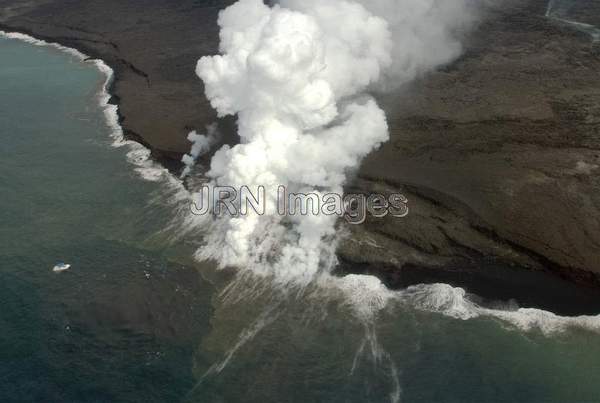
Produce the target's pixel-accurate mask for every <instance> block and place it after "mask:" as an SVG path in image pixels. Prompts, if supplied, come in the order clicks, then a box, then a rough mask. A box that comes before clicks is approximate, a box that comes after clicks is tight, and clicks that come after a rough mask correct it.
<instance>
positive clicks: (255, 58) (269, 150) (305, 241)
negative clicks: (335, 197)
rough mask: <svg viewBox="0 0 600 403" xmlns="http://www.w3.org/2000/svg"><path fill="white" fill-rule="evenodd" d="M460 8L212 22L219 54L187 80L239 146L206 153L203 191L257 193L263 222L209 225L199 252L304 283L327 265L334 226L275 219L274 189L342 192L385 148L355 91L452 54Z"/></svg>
mask: <svg viewBox="0 0 600 403" xmlns="http://www.w3.org/2000/svg"><path fill="white" fill-rule="evenodd" d="M469 9H470V7H468V4H467V1H466V0H361V1H350V0H281V1H280V2H279V4H277V5H275V6H273V7H269V6H267V5H265V4H264V3H263V1H262V0H240V1H238V2H237V3H235V4H233V5H232V6H230V7H229V8H227V9H225V10H224V11H222V12H221V14H220V16H219V21H218V23H219V26H220V27H221V33H220V38H221V43H220V51H221V53H222V55H218V56H212V57H203V58H201V59H200V60H199V62H198V65H197V69H196V73H197V75H198V76H199V77H200V78H201V79H202V80H203V81H204V83H205V87H206V95H207V97H208V99H209V100H210V102H211V105H212V106H213V107H214V108H215V109H216V110H217V112H218V114H219V116H220V117H223V116H226V115H236V114H237V116H238V133H239V136H240V140H241V144H239V145H237V146H235V147H229V146H224V147H223V148H221V149H220V150H219V151H217V152H216V154H215V155H214V157H213V159H212V161H211V167H210V170H209V172H208V173H207V176H208V177H209V179H210V181H211V184H212V185H213V186H233V187H236V188H239V187H241V186H248V187H249V188H250V189H256V188H257V187H258V186H264V187H265V188H266V190H267V191H266V194H267V199H268V200H267V212H266V214H265V215H264V216H259V215H257V214H255V215H247V216H240V217H220V218H217V219H214V220H213V219H212V218H211V222H210V223H206V222H205V223H203V225H207V224H210V226H211V227H212V228H211V230H210V231H209V232H208V238H207V243H208V245H207V247H205V248H203V249H201V250H200V251H199V252H198V254H199V257H200V258H202V259H208V258H211V259H215V260H216V261H218V262H219V263H220V265H221V266H237V267H245V268H250V269H252V270H254V272H256V273H258V274H265V275H273V276H274V277H275V279H276V280H280V281H284V282H289V281H293V282H295V283H299V284H306V283H308V282H310V281H311V279H313V278H314V276H315V275H316V274H317V273H319V272H321V271H327V270H329V269H330V268H331V267H332V265H333V264H334V263H335V254H334V252H335V239H336V236H335V234H336V231H335V225H336V219H337V216H326V215H308V216H288V217H281V216H280V215H278V214H276V189H277V186H279V185H285V186H286V187H287V189H288V190H289V191H290V192H304V193H308V192H314V193H317V194H320V195H325V194H327V193H338V194H342V191H343V185H344V182H345V180H346V174H347V172H348V170H350V169H356V168H357V167H358V165H359V163H360V161H361V160H362V159H363V158H364V157H365V156H366V155H367V154H368V153H370V152H371V151H373V150H374V149H376V148H377V147H378V146H379V145H381V144H382V143H383V142H385V141H387V140H388V138H389V135H388V126H387V122H386V117H385V114H384V112H383V110H382V109H381V108H380V107H379V106H378V105H377V103H376V101H375V100H374V99H372V98H371V97H369V96H367V95H365V92H366V91H367V90H368V89H370V88H373V87H375V86H376V85H377V84H378V83H381V82H382V81H383V80H385V82H386V85H388V84H389V83H393V84H394V85H399V84H402V83H406V82H408V81H410V80H413V79H414V78H415V77H417V76H418V75H420V74H423V73H425V72H427V71H428V70H431V69H432V68H434V67H436V66H439V65H440V64H443V63H447V62H449V61H451V60H452V59H453V58H455V57H456V56H458V55H459V54H460V51H461V46H460V43H459V41H458V39H457V37H456V36H455V32H456V31H457V29H458V28H460V27H461V26H463V25H464V24H467V23H468V22H469V21H470V14H469Z"/></svg>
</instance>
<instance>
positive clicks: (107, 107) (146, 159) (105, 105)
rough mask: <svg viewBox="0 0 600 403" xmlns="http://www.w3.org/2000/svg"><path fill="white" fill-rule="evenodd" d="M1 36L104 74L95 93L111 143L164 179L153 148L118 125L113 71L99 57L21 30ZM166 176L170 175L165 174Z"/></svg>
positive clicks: (145, 172)
mask: <svg viewBox="0 0 600 403" xmlns="http://www.w3.org/2000/svg"><path fill="white" fill-rule="evenodd" d="M0 37H4V38H8V39H16V40H20V41H23V42H26V43H29V44H31V45H34V46H47V47H52V48H54V49H57V50H59V51H61V52H64V53H67V54H68V55H70V56H73V57H75V58H76V59H78V60H79V61H80V62H82V63H90V64H93V65H94V66H95V67H96V69H97V70H98V71H100V73H101V74H102V75H103V76H104V82H103V83H102V85H101V86H100V90H99V91H98V93H97V94H96V97H97V100H98V106H99V107H100V108H101V109H102V113H103V115H104V117H105V121H106V124H107V126H108V127H109V128H110V130H111V132H110V137H111V138H112V139H113V142H112V146H113V147H115V148H120V147H125V146H126V147H127V148H128V150H129V151H128V152H127V160H128V162H129V163H131V164H132V165H135V166H136V168H135V171H136V172H137V173H138V174H139V175H140V176H141V177H142V178H143V179H144V180H147V181H151V182H157V181H160V180H162V179H165V178H166V177H167V176H166V175H168V173H169V171H168V169H166V168H164V167H163V166H161V165H160V164H159V163H158V162H156V161H154V160H153V159H152V157H151V154H152V151H151V149H150V148H149V147H148V146H147V145H144V144H143V142H142V141H138V139H132V138H127V136H126V134H125V131H124V130H123V127H122V126H121V121H122V119H123V118H122V116H121V115H120V113H119V105H118V103H117V102H115V97H114V96H113V95H112V94H111V88H112V86H113V84H114V78H115V72H114V70H113V69H112V68H111V67H110V66H109V65H108V64H107V63H106V62H105V61H104V60H102V59H100V58H95V57H91V56H88V55H87V54H85V53H83V51H81V50H79V49H76V48H72V47H69V46H66V45H63V44H61V43H58V42H53V41H48V40H46V39H39V38H36V37H34V36H31V35H29V34H27V33H22V32H16V31H12V32H7V31H4V30H1V29H0ZM168 176H169V177H170V176H171V175H168Z"/></svg>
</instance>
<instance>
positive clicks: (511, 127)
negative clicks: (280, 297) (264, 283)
mask: <svg viewBox="0 0 600 403" xmlns="http://www.w3.org/2000/svg"><path fill="white" fill-rule="evenodd" d="M229 3H230V1H217V0H215V1H208V0H170V1H168V0H146V1H140V0H107V1H103V2H101V3H100V2H90V1H85V0H38V1H25V2H24V1H15V0H0V9H1V10H2V11H0V28H2V27H4V29H6V30H10V29H13V30H18V31H24V32H28V33H31V34H32V35H34V36H37V37H40V38H45V39H48V40H54V41H57V42H60V43H63V44H65V45H67V46H72V47H76V48H78V49H81V50H82V51H84V52H85V53H87V54H89V55H91V56H92V57H99V58H102V59H104V60H105V61H107V62H108V63H109V64H110V65H111V66H112V67H113V68H114V69H115V72H116V78H117V80H116V83H115V85H114V88H113V93H114V95H115V97H116V99H117V100H118V102H119V105H120V112H121V114H122V118H123V122H122V123H123V125H124V128H125V130H126V132H127V133H128V134H129V135H130V136H133V137H134V138H136V139H138V140H139V141H141V142H143V143H144V144H146V145H148V146H149V147H151V148H152V149H153V151H154V152H155V155H156V156H158V157H161V158H167V159H168V158H174V159H178V158H179V156H180V155H181V153H183V152H186V151H187V150H188V149H189V144H188V142H187V141H186V139H185V137H186V134H187V132H188V131H189V130H190V129H192V128H194V129H202V128H203V127H204V126H205V125H206V124H208V123H211V122H212V121H214V120H215V115H214V112H213V111H212V109H211V108H210V106H209V105H208V102H207V100H206V99H205V97H204V96H203V86H202V83H201V82H200V80H198V79H197V77H196V76H195V75H194V67H195V63H196V60H197V59H198V58H199V57H200V56H202V55H206V54H213V53H215V52H216V51H217V39H218V29H217V26H216V17H217V13H218V11H219V9H221V8H223V7H225V6H226V5H227V4H229ZM583 3H585V7H586V8H585V11H581V10H579V11H573V13H574V14H573V16H574V17H573V18H583V17H578V15H584V16H585V21H586V22H587V23H589V24H591V23H594V22H597V21H599V20H600V10H599V9H598V8H599V7H598V5H597V4H598V2H597V1H592V0H586V1H583ZM546 8H547V2H546V0H523V1H504V2H502V6H496V8H491V9H489V10H486V12H485V16H484V17H483V18H482V22H481V24H480V25H479V26H478V27H477V28H476V30H475V31H474V32H472V33H471V34H470V35H468V38H467V40H466V46H465V52H464V55H463V56H462V57H461V58H460V59H459V60H457V61H456V62H454V63H452V64H451V65H449V66H446V67H445V68H442V69H440V70H439V71H437V72H435V73H432V74H430V75H428V76H427V77H424V78H422V79H421V80H419V81H418V82H415V83H413V84H412V85H410V86H408V87H406V88H402V89H400V90H398V91H396V92H394V93H393V94H383V95H379V96H378V98H379V99H380V100H381V101H382V103H383V105H384V106H385V108H386V110H387V112H388V117H389V122H390V128H391V140H390V141H389V142H388V143H387V144H385V145H384V146H383V147H382V149H381V150H379V151H378V152H376V153H373V154H372V155H371V156H370V157H369V158H368V159H367V160H366V161H365V163H364V164H363V166H362V168H361V169H360V171H359V172H358V173H357V176H356V180H355V181H354V182H353V183H352V184H351V185H349V190H350V189H353V190H360V191H372V190H383V191H386V192H396V191H399V190H400V191H402V192H404V193H405V194H406V196H408V198H409V201H410V208H411V213H410V215H409V216H408V217H407V218H405V219H402V220H398V219H393V218H386V219H380V220H374V219H371V220H368V222H367V223H366V225H364V226H358V227H352V228H350V231H351V233H352V235H353V236H352V237H351V238H350V239H349V240H348V241H347V242H345V243H344V244H343V245H342V246H341V248H340V258H341V260H342V262H343V264H342V266H341V270H342V271H357V270H368V271H375V272H377V274H380V275H381V276H382V277H384V278H385V279H386V280H387V281H388V283H390V284H392V285H405V283H406V277H411V278H413V279H414V278H415V277H414V276H412V275H411V274H410V273H413V272H414V270H415V268H423V272H424V273H425V272H427V273H429V274H427V275H426V276H425V277H427V278H428V279H429V281H436V279H437V280H440V281H442V280H448V278H449V277H448V276H447V275H446V274H447V273H461V272H465V273H473V272H474V271H479V274H478V275H480V274H482V275H484V276H485V274H486V270H489V272H490V279H491V280H490V281H492V282H493V281H496V280H494V278H497V276H496V274H494V273H497V271H498V267H507V268H508V267H519V268H527V269H532V270H534V271H540V272H543V271H545V272H551V273H555V274H558V275H560V276H562V277H565V278H568V279H570V280H575V281H578V282H580V283H583V284H586V285H594V286H598V285H599V284H600V275H599V274H600V212H599V211H598V210H599V208H600V179H598V172H600V170H599V168H600V106H599V105H600V74H599V71H600V45H599V44H593V43H592V41H591V40H590V38H589V36H588V35H586V34H585V33H582V32H579V31H577V30H575V29H573V27H570V26H568V25H565V24H561V23H560V22H558V21H556V20H551V19H548V18H546V17H545V13H546ZM227 124H228V125H229V128H231V125H232V120H229V121H227ZM227 132H228V133H232V132H233V131H232V130H228V131H227ZM425 268H426V270H427V271H426V270H425ZM491 268H494V269H493V270H492V269H491ZM432 270H433V272H432ZM509 272H510V271H508V269H507V273H509ZM403 273H404V274H406V275H405V276H404V279H403V277H402V274H403ZM407 273H408V274H407ZM430 273H439V276H438V277H436V276H435V275H430ZM445 273H446V274H445ZM510 273H512V272H510ZM417 277H418V276H417ZM459 277H460V276H458V277H457V276H450V280H448V281H451V282H454V283H456V284H457V285H463V284H468V283H469V282H468V281H463V280H464V279H463V280H461V279H460V278H459ZM457 278H458V279H457ZM452 279H454V280H452ZM408 281H409V282H411V281H412V280H408ZM414 281H418V279H416V280H414ZM569 295H571V294H569ZM565 298H570V297H568V296H567V297H565Z"/></svg>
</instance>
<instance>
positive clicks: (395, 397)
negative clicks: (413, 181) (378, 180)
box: [0, 39, 600, 403]
mask: <svg viewBox="0 0 600 403" xmlns="http://www.w3.org/2000/svg"><path fill="white" fill-rule="evenodd" d="M104 81H105V76H104V75H103V74H102V73H101V72H100V71H99V70H98V69H97V68H96V66H95V65H94V64H92V63H89V62H88V63H84V62H82V61H81V60H80V59H79V58H77V57H75V56H73V55H69V54H66V53H64V52H61V51H59V50H56V49H53V48H52V47H44V46H34V45H32V44H28V43H24V42H22V41H18V40H15V39H0V136H1V138H0V151H1V152H2V158H1V159H0V192H1V194H2V197H1V198H0V207H1V209H0V401H2V402H21V401H32V402H178V401H185V402H299V403H300V402H302V403H304V402H389V401H391V402H398V401H402V402H542V401H543V402H566V401H569V402H576V401H579V402H584V401H585V402H592V401H600V325H599V323H600V320H599V319H598V318H597V317H583V318H560V317H557V316H554V315H552V314H551V313H547V312H542V311H537V310H528V309H521V310H517V307H516V306H514V305H512V306H506V307H504V308H501V309H490V308H484V307H481V306H479V305H477V304H476V303H475V302H473V300H472V299H469V298H468V297H467V296H465V295H464V293H463V292H462V291H461V290H459V289H454V288H452V287H450V286H445V285H435V286H417V287H413V288H411V289H408V290H404V291H400V292H391V291H387V290H385V289H384V288H383V287H382V286H381V284H380V283H378V282H377V281H376V280H374V279H372V278H368V279H365V278H361V279H360V281H358V278H356V277H348V278H346V279H343V280H334V279H332V278H325V279H323V281H324V282H327V284H329V283H331V284H335V286H331V287H329V286H327V285H323V284H321V285H320V286H316V287H314V289H308V290H305V291H304V292H302V293H299V292H295V290H280V289H277V288H275V287H274V286H273V285H272V284H269V281H268V280H262V281H257V280H256V279H253V278H251V277H242V278H239V279H238V280H237V281H236V282H234V283H233V285H232V283H230V281H231V274H229V273H217V272H215V271H214V270H213V269H212V268H211V267H210V266H209V265H200V264H198V263H195V262H193V261H192V259H191V253H192V251H193V250H194V249H195V248H196V247H197V245H198V243H199V242H200V240H199V239H195V236H194V234H193V233H192V234H189V233H186V234H185V236H183V237H179V238H178V237H177V235H178V234H179V232H180V231H181V227H178V226H172V225H169V224H170V223H171V222H172V219H173V218H174V216H175V214H176V211H177V206H181V202H179V203H178V202H177V200H178V194H179V193H178V192H179V191H180V189H179V190H178V189H176V185H173V180H172V178H171V179H169V177H168V174H167V173H165V172H164V171H161V170H160V169H158V168H155V167H152V166H148V165H147V164H148V163H147V162H145V161H144V152H143V150H140V149H139V148H137V149H135V148H134V149H133V153H132V148H131V147H130V146H128V145H124V146H122V147H115V144H114V143H115V139H114V138H113V137H111V135H114V130H115V128H114V127H111V125H110V124H108V123H107V120H106V116H105V113H104V111H103V110H102V108H101V107H100V106H99V99H98V93H99V91H100V90H101V89H102V86H103V83H104ZM136 156H137V165H136V164H135V162H136V160H135V157H136ZM148 179H152V180H148ZM174 200H175V201H174ZM57 261H65V262H67V263H70V264H71V265H72V268H71V270H69V271H67V272H64V273H60V274H57V273H54V272H52V267H53V266H54V264H56V262H57ZM355 280H356V281H355Z"/></svg>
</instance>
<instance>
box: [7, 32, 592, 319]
mask: <svg viewBox="0 0 600 403" xmlns="http://www.w3.org/2000/svg"><path fill="white" fill-rule="evenodd" d="M1 27H2V24H0V28H1ZM0 35H1V36H4V37H7V38H10V39H16V40H22V41H25V42H27V43H30V44H32V45H35V46H49V47H53V48H55V49H57V50H60V51H63V52H65V53H67V54H69V55H71V56H73V57H76V58H77V59H79V60H80V61H81V62H84V63H92V64H93V65H94V66H95V67H96V68H97V69H98V70H99V71H100V72H101V73H102V74H103V75H104V77H105V80H104V82H103V84H102V86H101V90H100V91H99V93H98V94H97V96H98V102H99V106H100V107H101V108H102V110H103V114H104V116H105V119H106V122H107V125H108V126H109V127H110V129H111V134H110V135H111V138H112V139H113V140H114V142H113V144H112V146H113V147H122V146H128V147H129V151H128V152H127V160H128V161H129V162H130V163H131V164H132V165H134V166H135V168H134V170H135V171H136V172H138V174H140V176H141V177H142V179H144V180H148V181H155V182H157V181H162V180H165V182H169V183H170V184H171V185H174V186H177V187H182V186H183V182H181V181H179V180H178V179H177V178H176V176H175V175H173V173H172V171H170V170H169V169H168V168H165V167H164V166H162V165H161V164H160V162H159V161H157V160H155V159H153V155H152V150H151V148H149V147H148V146H146V145H144V143H142V142H139V141H137V139H132V138H127V136H126V134H125V131H124V129H123V127H122V126H121V121H122V116H121V115H120V113H119V105H118V99H117V100H116V101H115V98H118V97H115V96H114V95H113V94H112V93H111V88H113V86H114V82H115V72H114V69H113V68H111V67H110V66H109V65H108V64H107V63H106V62H105V61H104V60H102V59H100V58H95V57H92V56H88V55H87V54H86V53H84V51H83V50H79V49H77V48H72V47H69V46H66V45H64V44H62V43H60V42H56V41H48V40H46V39H38V38H36V37H34V36H31V35H29V34H27V33H22V32H17V31H13V32H6V31H0ZM341 260H343V259H341ZM349 264H350V266H353V267H354V268H351V269H349V270H347V269H346V268H340V267H338V268H337V269H336V270H334V273H338V274H342V273H344V274H348V273H354V274H356V273H361V274H371V275H374V276H375V277H378V278H380V279H381V280H382V281H383V282H384V283H385V284H386V286H387V287H389V288H390V289H391V290H398V289H401V288H405V287H409V286H414V285H420V284H438V283H444V284H445V283H446V281H440V280H444V279H448V280H449V281H447V282H448V283H449V284H450V285H451V286H453V287H459V288H464V287H465V286H468V289H467V293H474V294H476V295H477V297H479V298H480V299H481V300H484V301H498V300H499V298H498V297H499V296H506V295H509V294H507V293H502V292H501V293H498V292H496V290H494V287H493V286H494V283H493V281H489V278H488V280H485V275H484V276H481V273H478V272H477V271H476V270H472V271H469V270H457V271H455V272H454V273H452V272H451V271H448V270H445V269H440V268H436V269H431V270H429V269H427V268H418V269H411V268H410V267H409V268H408V269H406V270H404V274H403V272H402V271H400V272H399V273H397V275H398V276H404V277H405V278H408V280H406V281H404V280H402V281H398V280H397V275H392V276H391V277H390V276H389V272H388V271H386V270H385V269H377V270H372V269H370V268H364V267H363V268H361V266H362V265H361V264H355V263H349ZM518 270H519V271H523V273H522V274H523V275H524V276H525V277H526V276H528V275H529V274H531V275H532V276H534V278H535V276H536V275H537V274H540V275H542V277H543V276H546V275H547V273H536V272H535V271H530V270H527V269H518ZM469 272H470V273H471V274H469ZM505 274H506V273H505ZM542 277H540V279H542ZM569 284H572V285H573V286H575V287H578V288H580V289H581V290H585V291H589V287H585V286H583V285H577V284H576V283H572V282H569ZM504 287H506V285H504ZM505 289H506V288H505ZM537 291H540V292H539V294H537V295H536V296H533V297H532V298H530V300H531V301H533V303H532V304H531V305H530V306H528V307H532V308H540V309H545V310H547V311H548V312H552V313H562V314H565V315H567V316H565V317H577V316H578V315H589V314H591V313H592V312H591V311H590V306H589V305H588V301H589V298H588V295H587V292H586V296H585V298H584V299H583V301H580V302H577V301H574V302H573V301H571V302H572V303H571V304H569V306H568V307H566V308H565V309H564V310H562V311H561V310H553V311H551V310H550V309H549V308H550V307H551V306H553V305H549V304H548V302H549V301H551V300H552V299H553V298H554V297H555V296H554V295H552V294H550V293H548V292H546V290H537ZM519 293H520V292H519ZM519 293H517V294H519ZM521 295H523V296H524V295H525V294H521ZM516 297H517V298H516V299H517V300H518V299H519V298H518V295H517V296H516ZM508 299H510V298H507V300H508ZM521 300H523V299H522V298H521ZM599 302H600V301H599ZM554 306H555V305H554Z"/></svg>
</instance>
